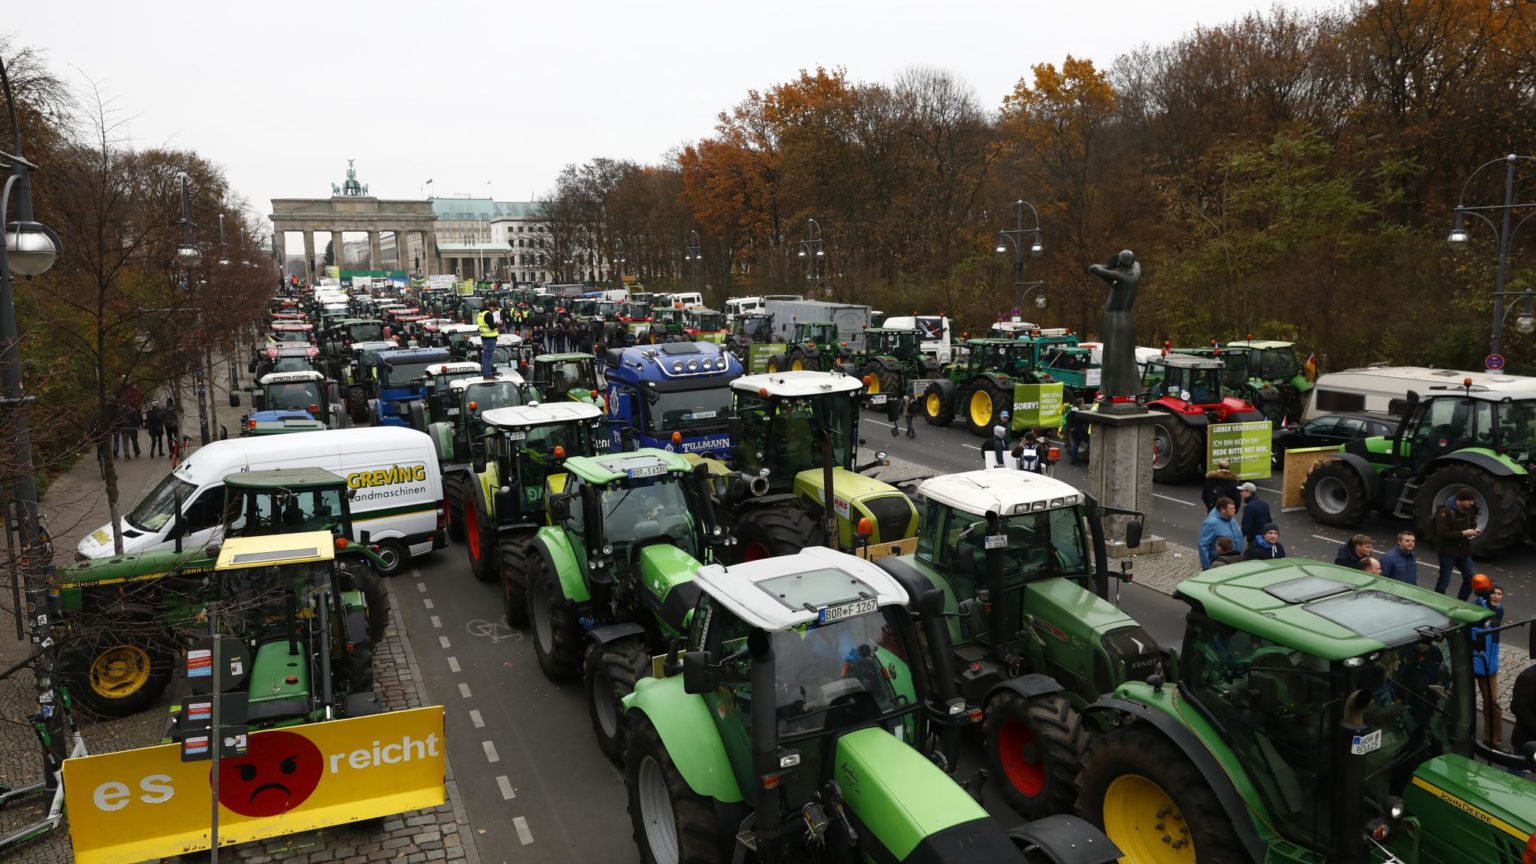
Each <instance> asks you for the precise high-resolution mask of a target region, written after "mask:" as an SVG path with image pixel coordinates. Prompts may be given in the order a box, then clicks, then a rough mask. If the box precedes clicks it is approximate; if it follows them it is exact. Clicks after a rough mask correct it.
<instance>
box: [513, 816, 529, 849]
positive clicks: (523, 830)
mask: <svg viewBox="0 0 1536 864" xmlns="http://www.w3.org/2000/svg"><path fill="white" fill-rule="evenodd" d="M512 825H513V826H514V827H516V828H517V839H518V842H520V843H522V844H523V845H524V846H527V845H528V844H529V843H532V842H533V832H532V831H529V830H528V820H527V819H524V818H523V817H521V816H518V817H517V818H515V819H513V820H512Z"/></svg>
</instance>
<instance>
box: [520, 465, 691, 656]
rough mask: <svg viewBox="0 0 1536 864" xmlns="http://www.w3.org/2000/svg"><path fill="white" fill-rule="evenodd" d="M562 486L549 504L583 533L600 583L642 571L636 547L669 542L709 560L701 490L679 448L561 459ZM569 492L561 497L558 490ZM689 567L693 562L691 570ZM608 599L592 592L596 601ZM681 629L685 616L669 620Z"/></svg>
mask: <svg viewBox="0 0 1536 864" xmlns="http://www.w3.org/2000/svg"><path fill="white" fill-rule="evenodd" d="M565 470H566V472H567V473H568V474H569V480H568V482H567V484H566V486H565V489H564V492H558V493H557V492H554V491H550V493H549V494H550V499H551V504H552V507H554V508H557V509H564V508H567V507H568V508H569V510H570V518H569V519H567V520H565V524H566V526H567V527H568V529H569V531H570V532H571V533H572V534H574V535H577V537H579V538H580V543H579V545H582V546H583V547H584V548H583V550H582V551H583V553H584V554H583V557H584V558H586V559H587V563H588V567H589V569H590V570H591V571H592V572H593V573H594V574H595V575H590V576H589V577H588V578H589V579H595V580H596V582H597V584H603V583H605V582H606V584H609V585H612V584H613V583H615V582H621V581H627V580H628V579H630V578H631V577H634V576H637V575H639V569H640V563H641V553H642V551H643V550H644V549H645V548H646V547H648V546H653V545H658V544H665V545H669V546H672V547H673V548H675V549H677V550H678V551H681V552H683V553H684V554H686V555H688V556H689V557H690V558H692V559H694V560H695V561H704V560H705V559H706V557H707V556H706V548H707V547H706V542H705V539H706V538H705V535H706V533H707V532H708V531H709V530H710V526H707V525H706V524H705V519H704V518H703V514H704V512H705V510H706V505H705V503H704V502H703V498H702V496H703V491H702V489H701V488H699V487H698V486H697V485H696V484H695V483H694V482H693V481H692V480H691V478H692V477H693V476H694V475H693V463H691V462H689V461H688V460H687V459H684V458H683V457H682V456H680V455H678V454H676V453H669V452H667V451H665V450H655V449H651V448H642V449H640V450H631V451H628V452H614V453H607V454H600V455H597V456H578V457H572V458H568V459H566V461H565ZM562 495H563V496H568V497H566V498H565V503H564V504H560V503H556V502H558V501H560V496H562ZM690 570H691V568H690ZM606 599H607V598H598V597H594V598H593V600H594V602H595V603H596V604H597V605H598V606H599V607H601V606H604V605H606ZM672 623H673V624H674V625H675V630H676V631H677V632H681V630H682V626H681V625H682V624H683V623H684V621H683V619H681V618H680V619H679V620H677V621H674V622H672Z"/></svg>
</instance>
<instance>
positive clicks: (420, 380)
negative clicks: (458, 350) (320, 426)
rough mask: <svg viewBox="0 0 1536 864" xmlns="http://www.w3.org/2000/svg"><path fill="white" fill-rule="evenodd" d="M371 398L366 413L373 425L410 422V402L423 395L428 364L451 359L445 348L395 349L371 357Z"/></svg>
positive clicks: (433, 364) (407, 425) (450, 360)
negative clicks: (369, 415) (373, 394)
mask: <svg viewBox="0 0 1536 864" xmlns="http://www.w3.org/2000/svg"><path fill="white" fill-rule="evenodd" d="M370 359H371V360H372V364H371V365H370V368H369V373H370V374H371V375H372V377H373V383H374V393H375V397H374V398H373V399H372V400H370V402H369V407H370V408H371V409H372V410H371V411H370V412H369V413H370V414H371V415H372V416H373V425H375V426H405V427H407V428H409V427H410V425H411V403H412V402H420V401H422V400H425V399H426V398H427V385H426V379H427V376H428V374H429V367H435V366H441V365H443V364H445V363H451V362H453V354H452V352H450V351H449V350H448V349H447V348H397V349H395V350H392V351H380V352H378V353H377V354H374V355H373V356H372V357H371V358H370Z"/></svg>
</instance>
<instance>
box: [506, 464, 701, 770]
mask: <svg viewBox="0 0 1536 864" xmlns="http://www.w3.org/2000/svg"><path fill="white" fill-rule="evenodd" d="M565 470H566V472H567V477H568V480H567V482H566V484H565V490H564V491H563V492H558V493H552V494H551V495H550V496H549V506H550V513H551V516H552V519H551V523H552V524H550V525H548V526H546V527H543V528H540V529H539V531H538V535H537V537H535V538H534V540H533V542H532V544H531V545H532V553H531V554H530V555H529V562H530V566H529V569H528V573H527V608H528V616H529V618H530V619H531V620H532V631H533V632H532V636H533V649H534V656H535V657H537V658H538V661H539V668H541V669H542V670H543V671H544V674H545V676H546V677H548V678H549V679H550V680H551V681H565V680H570V679H572V678H575V677H576V676H578V675H583V672H584V673H585V674H584V676H583V677H584V679H585V682H586V689H587V694H588V696H589V702H590V705H591V711H592V728H593V730H594V731H595V732H596V733H597V737H598V743H599V745H600V746H601V747H602V749H603V752H604V753H605V754H607V755H608V756H609V758H611V759H614V760H617V759H618V757H619V754H620V753H621V752H622V750H623V741H622V734H621V733H622V726H621V723H620V718H621V716H622V711H621V706H620V703H619V700H620V699H622V698H623V697H624V696H627V695H629V693H630V692H631V691H632V690H633V689H634V685H635V680H636V679H638V678H639V677H640V676H642V675H644V674H645V673H646V670H647V669H649V668H650V658H651V656H652V655H654V654H658V653H663V652H665V651H666V650H667V647H668V646H669V645H670V644H672V643H673V642H674V641H679V640H681V638H682V636H683V634H684V633H686V632H687V630H688V614H689V613H690V612H691V611H692V609H693V601H694V599H695V597H696V593H697V592H696V591H695V590H694V589H693V588H692V586H691V585H690V584H689V583H690V582H692V581H693V574H694V572H695V571H697V570H698V569H699V567H700V566H702V565H703V564H704V563H706V562H707V561H709V560H710V558H711V557H712V555H711V552H712V549H713V548H714V547H717V546H719V547H723V546H725V545H726V544H728V543H729V542H730V538H729V537H727V536H726V535H725V533H724V532H723V531H722V530H721V529H720V527H719V526H718V525H714V524H713V519H712V513H711V507H710V502H709V497H708V493H707V491H706V488H705V485H706V484H705V479H704V476H703V475H704V474H706V473H707V472H708V468H707V466H703V465H696V463H694V462H690V461H689V460H687V459H685V458H683V457H682V456H679V455H677V454H675V453H670V452H668V451H665V450H655V449H650V448H642V449H639V450H631V451H627V452H621V453H609V454H607V455H603V456H595V457H593V456H582V457H574V458H571V459H567V460H566V462H565ZM696 472H697V473H696ZM583 657H585V662H583Z"/></svg>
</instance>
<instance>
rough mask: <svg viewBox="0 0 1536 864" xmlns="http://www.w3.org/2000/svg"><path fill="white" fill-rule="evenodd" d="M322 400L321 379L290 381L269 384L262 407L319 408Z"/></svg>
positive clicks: (280, 408)
mask: <svg viewBox="0 0 1536 864" xmlns="http://www.w3.org/2000/svg"><path fill="white" fill-rule="evenodd" d="M321 402H322V400H321V398H320V382H319V381H290V382H288V383H286V384H269V385H267V398H266V404H265V405H263V406H262V407H263V408H265V409H266V410H268V411H308V410H310V408H311V407H314V408H315V409H316V410H318V408H319V405H320V404H321Z"/></svg>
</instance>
